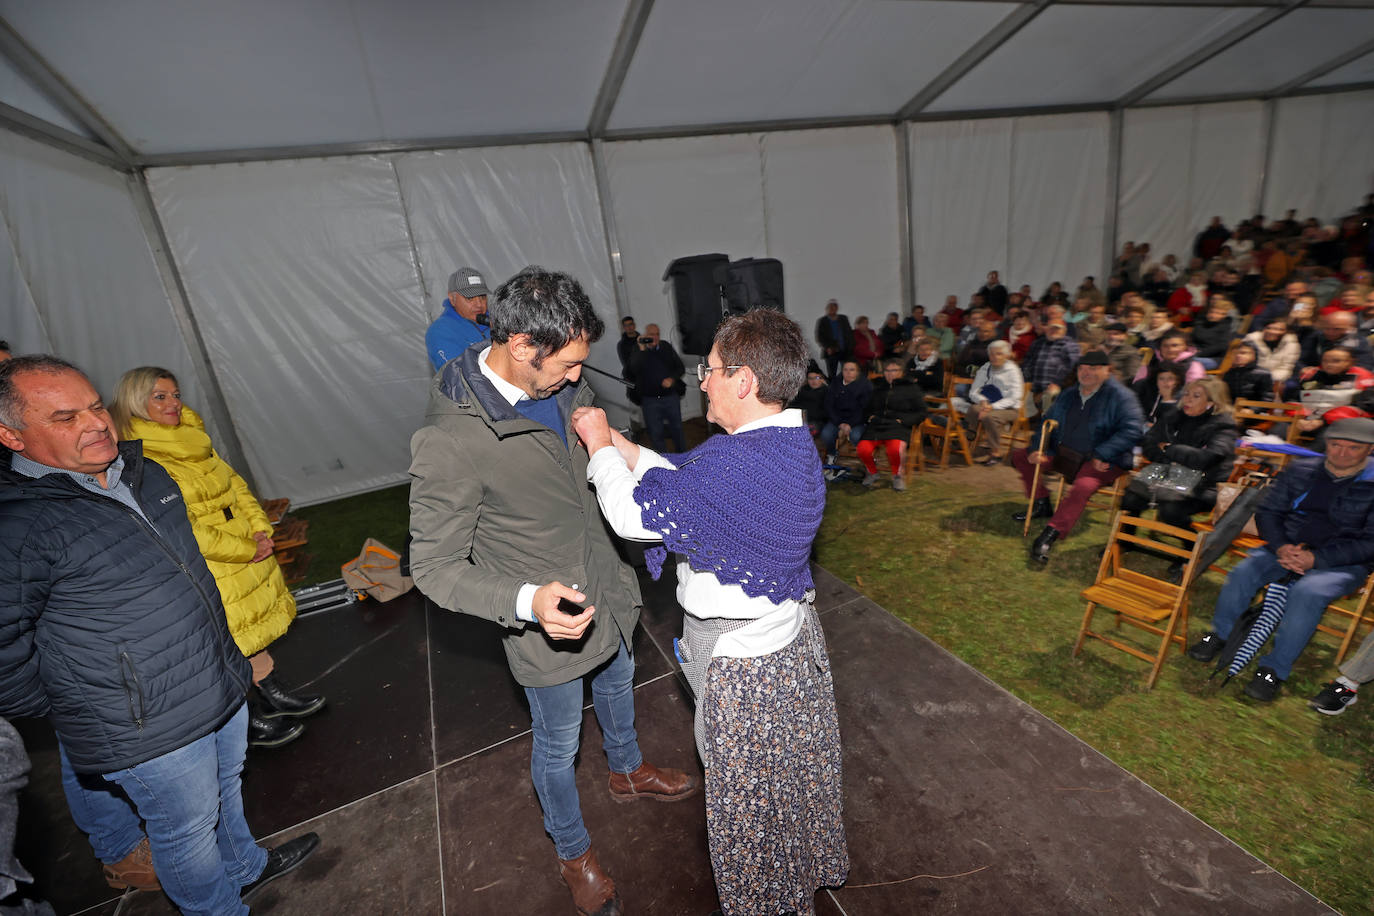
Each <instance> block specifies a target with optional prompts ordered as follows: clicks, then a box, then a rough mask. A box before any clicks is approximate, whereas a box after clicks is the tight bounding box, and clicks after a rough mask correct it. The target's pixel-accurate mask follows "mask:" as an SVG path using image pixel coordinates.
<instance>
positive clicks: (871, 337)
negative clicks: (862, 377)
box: [854, 315, 883, 372]
mask: <svg viewBox="0 0 1374 916" xmlns="http://www.w3.org/2000/svg"><path fill="white" fill-rule="evenodd" d="M882 355H883V342H882V339H881V338H879V337H878V335H877V333H876V332H874V330H873V329H872V328H870V327H869V326H868V318H867V316H865V315H860V316H859V317H858V320H856V321H855V322H854V361H855V362H857V363H858V364H859V371H860V372H869V371H871V370H872V369H873V364H874V362H875V361H876V360H878V359H880V358H881V357H882Z"/></svg>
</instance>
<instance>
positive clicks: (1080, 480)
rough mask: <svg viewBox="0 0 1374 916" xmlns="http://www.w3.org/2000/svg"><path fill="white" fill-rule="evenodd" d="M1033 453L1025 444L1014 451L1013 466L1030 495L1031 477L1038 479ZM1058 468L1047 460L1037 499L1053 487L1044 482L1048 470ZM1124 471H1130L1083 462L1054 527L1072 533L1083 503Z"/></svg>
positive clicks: (1109, 484)
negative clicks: (1099, 467)
mask: <svg viewBox="0 0 1374 916" xmlns="http://www.w3.org/2000/svg"><path fill="white" fill-rule="evenodd" d="M1029 453H1030V449H1025V448H1018V449H1017V450H1016V451H1014V452H1012V453H1011V464H1012V467H1014V468H1016V470H1017V472H1018V473H1019V474H1020V475H1021V482H1022V483H1023V484H1025V487H1026V496H1027V497H1029V496H1030V495H1031V492H1030V488H1031V481H1032V480H1034V479H1035V465H1034V464H1033V463H1031V460H1030V458H1029V457H1028V455H1029ZM1054 469H1055V468H1054V465H1053V464H1047V465H1045V466H1044V467H1042V468H1041V469H1040V485H1039V486H1038V487H1036V490H1035V498H1036V499H1047V498H1049V495H1050V491H1049V489H1048V488H1047V487H1046V486H1045V483H1044V481H1045V474H1046V473H1048V472H1050V471H1052V470H1054ZM1124 473H1126V471H1125V470H1124V469H1123V468H1119V467H1117V466H1116V465H1114V464H1113V465H1108V467H1107V470H1105V471H1099V470H1098V469H1097V468H1095V467H1093V463H1092V461H1085V462H1083V466H1082V467H1081V468H1079V469H1078V473H1077V474H1075V475H1074V478H1073V481H1072V483H1071V484H1070V485H1069V491H1068V492H1067V493H1065V494H1064V498H1063V499H1061V500H1060V501H1059V508H1058V509H1056V510H1055V512H1054V515H1053V516H1051V517H1050V527H1051V528H1053V529H1054V530H1055V531H1058V532H1059V533H1060V534H1061V535H1066V534H1068V533H1069V532H1070V531H1072V530H1073V526H1074V525H1077V524H1078V517H1079V516H1080V515H1082V514H1083V507H1084V506H1086V505H1087V504H1088V499H1089V497H1091V496H1092V495H1093V494H1094V493H1096V492H1097V491H1098V490H1100V489H1102V488H1103V487H1109V486H1111V485H1112V483H1113V482H1114V481H1115V480H1116V479H1117V478H1118V477H1120V476H1121V475H1122V474H1124Z"/></svg>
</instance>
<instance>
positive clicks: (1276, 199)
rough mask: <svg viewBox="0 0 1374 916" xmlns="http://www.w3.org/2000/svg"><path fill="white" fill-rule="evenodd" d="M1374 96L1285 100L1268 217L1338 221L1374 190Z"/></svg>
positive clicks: (1268, 185)
mask: <svg viewBox="0 0 1374 916" xmlns="http://www.w3.org/2000/svg"><path fill="white" fill-rule="evenodd" d="M1371 112H1374V91H1369V92H1343V93H1335V94H1332V95H1314V96H1305V97H1300V98H1291V99H1280V100H1279V101H1278V104H1277V110H1276V111H1275V114H1274V119H1275V120H1274V147H1273V150H1272V152H1271V154H1270V160H1269V176H1268V180H1267V181H1266V182H1265V195H1264V208H1263V212H1264V214H1265V215H1266V217H1269V218H1279V217H1282V216H1283V213H1284V211H1285V210H1290V209H1296V210H1297V211H1298V215H1299V216H1300V217H1302V218H1306V217H1308V216H1315V217H1317V219H1319V220H1321V221H1322V222H1323V223H1329V222H1336V221H1337V220H1338V219H1339V218H1340V217H1341V216H1342V215H1344V214H1346V213H1348V212H1349V211H1350V210H1352V209H1353V208H1355V207H1356V206H1358V205H1359V204H1360V203H1361V202H1363V200H1364V196H1365V195H1366V194H1368V193H1370V192H1371V191H1374V118H1371V117H1370V113H1371Z"/></svg>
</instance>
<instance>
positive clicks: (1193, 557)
mask: <svg viewBox="0 0 1374 916" xmlns="http://www.w3.org/2000/svg"><path fill="white" fill-rule="evenodd" d="M1126 525H1133V526H1135V533H1127V532H1125V531H1123V530H1122V529H1123V527H1124V526H1126ZM1147 531H1148V532H1154V533H1156V534H1161V535H1167V536H1169V537H1173V538H1178V539H1179V540H1181V541H1183V542H1184V543H1186V544H1187V545H1188V549H1187V550H1185V549H1183V548H1182V547H1179V546H1177V545H1175V544H1172V543H1170V542H1168V541H1161V540H1157V539H1155V538H1151V537H1147V536H1144V535H1143V534H1142V532H1147ZM1202 542H1203V537H1202V535H1200V534H1198V533H1197V532H1195V531H1185V530H1184V529H1182V528H1175V527H1173V526H1172V525H1166V524H1164V523H1163V522H1157V521H1154V520H1153V519H1144V518H1138V517H1136V516H1132V515H1127V514H1126V513H1124V512H1118V513H1117V514H1116V517H1115V518H1114V519H1113V520H1112V532H1111V535H1110V536H1109V537H1108V539H1107V548H1106V550H1104V551H1103V552H1102V562H1101V563H1100V564H1099V565H1098V568H1097V578H1096V579H1094V580H1093V584H1092V585H1090V586H1088V587H1087V588H1085V589H1084V590H1083V592H1082V597H1083V599H1084V600H1086V601H1087V608H1086V609H1085V610H1084V612H1083V622H1082V624H1081V625H1080V626H1079V628H1078V639H1077V640H1076V641H1075V642H1074V644H1073V654H1074V655H1075V656H1077V655H1078V653H1079V652H1080V651H1081V650H1082V648H1083V641H1084V640H1085V639H1088V638H1092V639H1096V640H1099V641H1101V642H1104V643H1106V644H1107V645H1109V646H1111V647H1112V648H1114V649H1118V650H1120V651H1122V652H1125V653H1127V654H1129V655H1134V656H1135V657H1136V658H1139V659H1142V660H1144V661H1147V662H1151V667H1150V675H1149V677H1148V678H1147V679H1146V681H1145V686H1146V687H1147V688H1149V687H1153V686H1154V685H1155V681H1156V680H1158V679H1159V672H1160V669H1161V668H1163V667H1164V657H1165V656H1166V655H1167V654H1168V651H1169V646H1170V644H1173V645H1176V646H1178V650H1179V652H1183V651H1184V650H1186V649H1187V647H1188V586H1187V585H1186V584H1184V585H1175V584H1174V583H1172V582H1168V581H1166V580H1164V579H1160V578H1157V577H1155V576H1151V575H1147V574H1146V573H1143V572H1138V571H1136V570H1133V569H1127V568H1126V567H1125V565H1124V564H1123V562H1122V559H1123V551H1122V546H1123V545H1125V544H1135V545H1139V546H1144V547H1147V548H1148V549H1149V550H1150V551H1152V552H1154V553H1163V554H1167V555H1169V556H1174V557H1178V558H1179V559H1184V560H1186V561H1187V566H1186V567H1185V568H1184V570H1183V578H1182V580H1181V581H1182V582H1184V583H1189V582H1191V581H1192V576H1193V565H1194V564H1195V563H1196V562H1197V555H1198V547H1199V546H1200V545H1201V544H1202ZM1132 556H1139V554H1132ZM1099 608H1102V609H1104V610H1108V611H1111V612H1113V614H1114V615H1115V623H1116V627H1117V628H1118V629H1120V627H1121V625H1122V624H1123V623H1124V624H1129V625H1131V626H1133V627H1136V628H1138V629H1141V630H1144V631H1145V632H1147V633H1151V634H1154V635H1155V636H1158V637H1160V640H1159V646H1158V648H1157V649H1154V650H1153V651H1146V650H1145V649H1142V648H1141V647H1140V646H1138V645H1134V644H1132V643H1130V642H1124V641H1122V640H1121V639H1118V638H1117V637H1115V636H1113V635H1110V634H1108V633H1101V632H1098V631H1096V630H1093V629H1092V623H1093V616H1094V615H1095V614H1096V613H1097V611H1098V609H1099Z"/></svg>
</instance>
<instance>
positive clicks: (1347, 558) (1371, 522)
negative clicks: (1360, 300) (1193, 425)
mask: <svg viewBox="0 0 1374 916" xmlns="http://www.w3.org/2000/svg"><path fill="white" fill-rule="evenodd" d="M1372 452H1374V420H1370V419H1365V418H1351V419H1347V420H1337V421H1336V422H1335V423H1332V424H1331V426H1330V427H1329V428H1328V429H1327V433H1326V456H1325V457H1324V458H1307V459H1304V460H1302V461H1295V462H1293V463H1292V464H1291V465H1289V466H1288V468H1287V469H1286V470H1284V472H1283V473H1282V474H1280V475H1279V476H1278V477H1277V478H1275V480H1274V482H1273V483H1272V484H1270V485H1269V489H1268V491H1267V492H1266V493H1265V494H1264V500H1263V502H1261V503H1260V507H1259V509H1258V510H1257V511H1256V512H1255V527H1256V528H1258V529H1259V533H1260V537H1262V538H1264V546H1263V547H1256V548H1255V549H1254V550H1251V551H1250V555H1249V556H1247V557H1246V558H1245V559H1244V560H1242V561H1241V562H1240V563H1239V564H1237V566H1236V568H1235V569H1233V570H1231V574H1230V575H1229V576H1227V577H1226V584H1225V585H1223V586H1222V589H1221V594H1220V595H1218V596H1217V608H1216V613H1215V614H1214V615H1213V617H1212V630H1211V632H1209V633H1207V634H1206V635H1204V636H1203V637H1202V639H1200V640H1199V641H1198V642H1197V643H1195V644H1194V645H1193V646H1192V648H1190V649H1189V650H1188V654H1189V655H1190V656H1192V657H1193V658H1195V659H1197V660H1198V661H1202V662H1208V661H1211V660H1212V659H1214V658H1215V657H1216V656H1217V653H1219V652H1221V650H1222V649H1224V648H1225V647H1226V641H1227V640H1228V639H1230V638H1232V637H1233V636H1234V637H1235V638H1237V639H1243V638H1244V634H1243V633H1238V632H1236V631H1235V627H1236V622H1237V621H1238V620H1240V617H1241V615H1242V614H1244V613H1245V609H1246V608H1248V607H1249V606H1250V601H1251V599H1252V598H1254V596H1255V593H1256V592H1258V591H1259V590H1260V589H1261V588H1264V587H1265V586H1266V585H1268V584H1269V583H1271V582H1277V581H1279V580H1280V579H1284V578H1287V577H1289V576H1295V577H1296V578H1295V579H1294V581H1293V583H1292V585H1291V586H1290V587H1289V589H1288V598H1287V604H1286V605H1285V607H1284V611H1283V617H1282V619H1281V620H1280V621H1279V627H1278V630H1277V631H1276V632H1275V634H1274V648H1273V651H1271V652H1270V653H1269V654H1268V655H1265V656H1262V657H1261V658H1260V660H1259V670H1258V671H1256V672H1255V676H1254V679H1253V680H1251V681H1250V683H1249V684H1247V685H1245V693H1246V695H1247V696H1250V697H1253V698H1254V699H1256V700H1261V701H1264V702H1268V701H1270V700H1272V699H1274V697H1276V696H1278V693H1279V688H1280V686H1282V684H1283V682H1284V681H1285V680H1287V679H1288V674H1289V672H1290V671H1291V670H1292V668H1293V663H1294V662H1295V661H1297V660H1298V656H1299V655H1301V654H1302V650H1303V649H1305V648H1307V643H1308V641H1309V640H1311V639H1312V634H1313V633H1315V632H1316V630H1317V624H1318V623H1320V622H1321V619H1322V614H1323V613H1325V611H1326V606H1327V605H1328V604H1330V603H1331V602H1332V601H1335V600H1336V599H1337V598H1340V597H1341V596H1342V595H1348V594H1350V593H1351V592H1353V591H1355V590H1356V589H1358V588H1359V587H1360V583H1362V582H1364V580H1365V578H1366V577H1367V576H1368V575H1369V573H1370V571H1371V570H1374V462H1371V461H1370V460H1369V456H1370V454H1371V453H1372Z"/></svg>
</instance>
